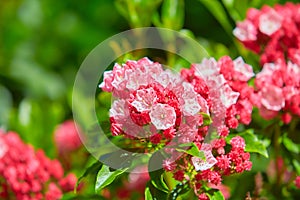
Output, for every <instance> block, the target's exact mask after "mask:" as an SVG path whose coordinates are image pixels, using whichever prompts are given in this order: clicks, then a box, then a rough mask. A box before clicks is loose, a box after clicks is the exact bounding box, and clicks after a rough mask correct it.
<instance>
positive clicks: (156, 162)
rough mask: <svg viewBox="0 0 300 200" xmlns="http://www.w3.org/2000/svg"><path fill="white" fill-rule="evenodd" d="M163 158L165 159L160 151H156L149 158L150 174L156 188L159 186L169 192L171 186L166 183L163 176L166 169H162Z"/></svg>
mask: <svg viewBox="0 0 300 200" xmlns="http://www.w3.org/2000/svg"><path fill="white" fill-rule="evenodd" d="M163 159H164V157H163V156H162V155H161V153H160V152H155V153H154V154H153V155H152V156H151V158H150V160H149V163H148V170H149V175H150V178H151V183H152V185H153V186H154V187H155V188H157V189H159V190H161V191H163V192H165V193H168V192H169V188H168V186H167V185H166V183H165V181H164V178H163V174H164V170H163V169H162V160H163ZM157 168H159V169H157ZM154 169H155V170H154Z"/></svg>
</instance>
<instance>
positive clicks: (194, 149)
mask: <svg viewBox="0 0 300 200" xmlns="http://www.w3.org/2000/svg"><path fill="white" fill-rule="evenodd" d="M186 145H187V146H184V145H181V147H189V146H190V148H189V149H188V150H185V149H179V148H177V149H176V150H177V151H179V152H185V153H187V154H189V155H192V156H195V157H199V158H201V159H203V160H205V155H204V152H203V151H200V150H199V148H198V147H197V146H196V145H195V144H194V143H187V144H186Z"/></svg>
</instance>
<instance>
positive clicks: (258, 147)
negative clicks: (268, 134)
mask: <svg viewBox="0 0 300 200" xmlns="http://www.w3.org/2000/svg"><path fill="white" fill-rule="evenodd" d="M237 135H239V136H241V137H242V138H244V140H245V143H246V147H245V150H246V151H247V152H250V153H259V154H261V155H263V156H264V157H266V158H268V157H269V155H268V151H267V147H268V145H269V142H268V141H267V140H266V141H263V140H260V139H258V137H257V135H255V134H254V132H253V130H247V131H245V132H242V133H238V134H232V135H229V136H228V137H227V138H226V141H227V143H229V144H230V140H231V139H232V138H233V137H235V136H237Z"/></svg>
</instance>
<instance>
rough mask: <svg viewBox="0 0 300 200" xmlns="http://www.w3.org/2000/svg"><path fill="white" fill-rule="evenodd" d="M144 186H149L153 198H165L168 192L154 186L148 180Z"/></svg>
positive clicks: (157, 199) (156, 199) (155, 199)
mask: <svg viewBox="0 0 300 200" xmlns="http://www.w3.org/2000/svg"><path fill="white" fill-rule="evenodd" d="M146 188H149V192H150V194H151V197H152V199H153V200H161V199H167V195H168V194H167V193H165V192H163V191H161V190H159V189H157V188H156V187H154V185H153V184H152V182H148V183H147V185H146Z"/></svg>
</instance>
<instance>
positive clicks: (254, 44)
mask: <svg viewBox="0 0 300 200" xmlns="http://www.w3.org/2000/svg"><path fill="white" fill-rule="evenodd" d="M299 10H300V4H293V3H286V4H285V5H279V4H277V5H275V6H274V8H271V7H269V6H263V7H262V8H261V9H260V10H258V9H255V8H250V9H249V10H248V11H247V16H246V19H245V20H244V21H242V22H238V23H237V27H236V28H235V29H234V31H233V34H234V35H235V36H236V37H237V38H238V39H239V40H240V41H241V42H242V43H243V44H244V45H245V46H246V47H247V48H249V49H251V50H253V51H254V52H256V53H258V54H259V55H261V57H260V61H261V64H262V65H263V64H265V63H270V62H277V61H280V60H285V59H286V57H287V58H288V60H291V61H292V62H294V63H296V64H298V65H299V64H300V57H299V56H300V12H299Z"/></svg>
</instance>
